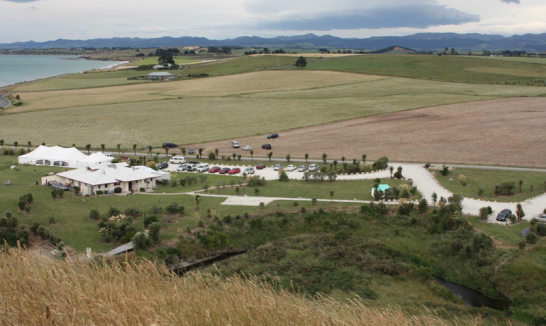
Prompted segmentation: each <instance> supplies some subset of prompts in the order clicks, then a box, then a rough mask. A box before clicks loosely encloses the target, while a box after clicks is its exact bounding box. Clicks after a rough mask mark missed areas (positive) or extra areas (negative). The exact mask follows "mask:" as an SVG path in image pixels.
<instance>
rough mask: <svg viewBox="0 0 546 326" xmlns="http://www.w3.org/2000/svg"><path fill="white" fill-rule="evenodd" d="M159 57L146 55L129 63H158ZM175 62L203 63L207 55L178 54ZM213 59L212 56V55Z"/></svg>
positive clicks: (134, 64) (179, 63)
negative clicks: (195, 56) (198, 56)
mask: <svg viewBox="0 0 546 326" xmlns="http://www.w3.org/2000/svg"><path fill="white" fill-rule="evenodd" d="M157 59H159V57H146V58H144V59H142V60H140V61H135V62H131V63H130V64H129V65H131V66H144V65H157ZM173 59H174V63H176V64H178V65H184V64H194V63H201V61H203V60H205V59H206V58H205V57H200V58H194V57H186V56H177V57H173ZM211 59H212V57H211Z"/></svg>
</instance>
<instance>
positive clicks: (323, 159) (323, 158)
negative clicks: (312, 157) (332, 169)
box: [322, 153, 328, 164]
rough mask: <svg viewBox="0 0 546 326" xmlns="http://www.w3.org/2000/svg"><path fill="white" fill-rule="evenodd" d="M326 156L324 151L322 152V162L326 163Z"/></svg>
mask: <svg viewBox="0 0 546 326" xmlns="http://www.w3.org/2000/svg"><path fill="white" fill-rule="evenodd" d="M327 158H328V155H326V153H322V161H323V162H324V164H326V159H327Z"/></svg>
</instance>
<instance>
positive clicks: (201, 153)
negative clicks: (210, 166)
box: [197, 148, 203, 158]
mask: <svg viewBox="0 0 546 326" xmlns="http://www.w3.org/2000/svg"><path fill="white" fill-rule="evenodd" d="M197 152H198V153H199V158H201V156H202V155H203V149H202V148H199V149H198V150H197Z"/></svg>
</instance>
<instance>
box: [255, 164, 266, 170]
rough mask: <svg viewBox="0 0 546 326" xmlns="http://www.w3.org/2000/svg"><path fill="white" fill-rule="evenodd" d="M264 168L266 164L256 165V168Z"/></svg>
mask: <svg viewBox="0 0 546 326" xmlns="http://www.w3.org/2000/svg"><path fill="white" fill-rule="evenodd" d="M263 169H265V164H258V165H256V170H263Z"/></svg>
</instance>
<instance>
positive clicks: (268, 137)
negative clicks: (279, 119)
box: [267, 134, 279, 139]
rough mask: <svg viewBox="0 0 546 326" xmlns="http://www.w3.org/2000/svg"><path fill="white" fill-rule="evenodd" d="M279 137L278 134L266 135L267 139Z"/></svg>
mask: <svg viewBox="0 0 546 326" xmlns="http://www.w3.org/2000/svg"><path fill="white" fill-rule="evenodd" d="M273 138H279V134H271V135H269V136H267V139H273Z"/></svg>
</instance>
